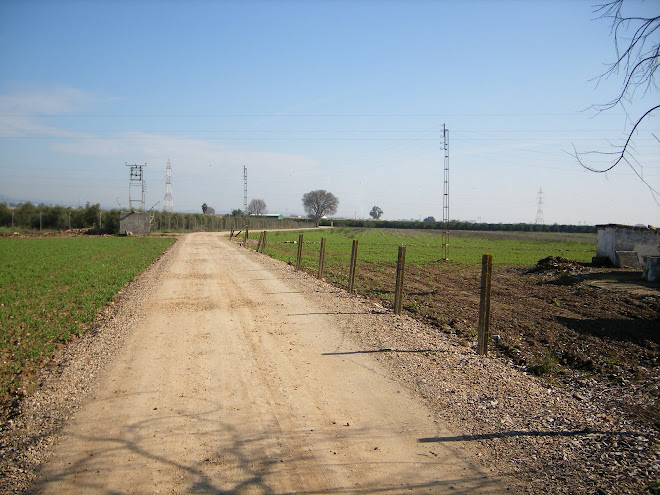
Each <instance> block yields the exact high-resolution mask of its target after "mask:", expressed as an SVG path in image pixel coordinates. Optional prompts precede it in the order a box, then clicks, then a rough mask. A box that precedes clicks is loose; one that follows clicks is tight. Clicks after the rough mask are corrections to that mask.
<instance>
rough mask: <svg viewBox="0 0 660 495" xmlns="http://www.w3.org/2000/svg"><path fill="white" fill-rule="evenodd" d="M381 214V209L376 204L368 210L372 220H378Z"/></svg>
mask: <svg viewBox="0 0 660 495" xmlns="http://www.w3.org/2000/svg"><path fill="white" fill-rule="evenodd" d="M382 214H383V210H381V209H380V208H379V207H378V206H374V207H373V208H372V209H371V211H370V212H369V215H371V216H372V218H373V219H374V220H379V219H380V217H381V215H382Z"/></svg>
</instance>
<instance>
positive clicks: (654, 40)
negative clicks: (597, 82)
mask: <svg viewBox="0 0 660 495" xmlns="http://www.w3.org/2000/svg"><path fill="white" fill-rule="evenodd" d="M624 5H625V6H628V5H631V6H632V7H631V8H633V9H634V8H636V7H639V6H640V5H641V3H639V2H630V1H625V0H612V1H610V2H606V3H604V4H600V5H598V6H597V8H596V13H599V14H600V17H601V18H602V19H608V20H609V21H610V22H611V27H612V28H611V32H612V35H613V37H614V48H615V52H616V59H615V60H614V62H612V63H610V64H609V65H608V67H607V70H606V71H605V72H604V73H603V74H601V76H600V78H599V79H606V78H609V77H611V76H618V75H619V74H621V75H622V82H621V85H620V89H619V91H618V92H617V93H616V94H615V96H614V98H612V99H611V100H610V101H608V102H606V103H602V104H599V105H594V106H593V108H594V109H595V110H596V111H597V112H599V113H600V112H604V111H607V110H611V109H612V108H615V107H617V106H620V107H622V108H623V110H624V112H625V114H626V119H631V120H630V122H631V123H632V127H630V130H629V131H628V133H627V136H626V139H625V141H624V142H623V144H622V145H621V146H618V147H615V149H614V150H610V151H587V152H578V151H577V149H575V147H574V148H573V151H574V153H573V156H575V158H576V159H577V161H578V162H579V163H580V165H582V166H583V167H584V168H585V169H587V170H590V171H591V172H597V173H605V172H609V171H610V170H612V169H613V168H614V167H616V166H617V165H619V164H621V163H625V164H627V165H628V166H629V167H630V168H631V170H632V171H633V172H634V173H635V175H637V177H638V178H639V179H640V180H641V181H642V182H643V183H644V184H645V185H646V186H647V187H648V188H649V190H650V191H651V194H652V195H653V199H654V200H655V202H656V203H658V198H659V197H660V191H658V190H657V189H655V188H654V187H653V186H651V184H650V183H649V182H647V180H646V179H645V178H644V175H643V165H642V164H641V163H639V161H638V160H637V158H636V152H635V146H634V144H633V141H634V137H635V136H636V135H637V133H638V132H639V130H640V126H641V125H642V123H643V122H644V121H646V122H648V121H650V120H651V118H652V114H654V113H657V112H658V110H660V104H657V99H655V100H653V99H651V101H652V102H653V103H655V105H654V104H653V103H651V105H653V106H651V107H650V108H648V109H647V110H646V111H645V112H644V113H643V114H642V115H638V116H637V117H636V118H634V119H632V118H631V116H630V115H629V113H628V111H627V109H626V104H627V103H630V102H632V101H633V99H634V98H636V97H639V96H640V94H641V96H642V97H643V96H645V95H648V94H652V93H654V92H656V91H657V89H658V85H657V82H656V79H655V71H656V69H657V68H658V66H660V36H658V31H659V30H660V15H654V16H652V17H646V16H643V15H638V14H636V13H635V12H632V11H630V10H627V11H626V12H625V13H624V12H623V10H624ZM654 5H655V7H656V8H658V7H660V4H659V3H657V2H656V3H655V4H654ZM658 10H659V11H660V9H658ZM658 13H660V12H658ZM653 136H654V137H655V138H656V139H658V138H657V137H656V136H655V135H653ZM594 155H597V156H599V157H601V158H602V157H608V161H607V162H606V164H605V165H602V166H598V165H595V164H594V165H592V164H590V161H589V158H590V157H592V156H594Z"/></svg>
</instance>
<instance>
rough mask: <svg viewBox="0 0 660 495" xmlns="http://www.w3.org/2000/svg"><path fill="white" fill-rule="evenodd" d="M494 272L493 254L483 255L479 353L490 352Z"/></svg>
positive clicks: (478, 328)
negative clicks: (491, 295)
mask: <svg viewBox="0 0 660 495" xmlns="http://www.w3.org/2000/svg"><path fill="white" fill-rule="evenodd" d="M492 274H493V256H492V255H490V254H484V255H483V256H482V257H481V297H480V299H479V326H478V327H477V354H480V355H482V356H486V355H487V354H488V340H489V339H490V286H491V278H492Z"/></svg>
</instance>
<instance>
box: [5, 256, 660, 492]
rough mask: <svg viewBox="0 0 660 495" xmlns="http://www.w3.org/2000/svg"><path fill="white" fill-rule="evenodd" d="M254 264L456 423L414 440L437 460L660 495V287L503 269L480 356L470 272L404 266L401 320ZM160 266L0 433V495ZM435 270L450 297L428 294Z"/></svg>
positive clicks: (584, 270)
mask: <svg viewBox="0 0 660 495" xmlns="http://www.w3.org/2000/svg"><path fill="white" fill-rule="evenodd" d="M237 249H239V248H238V247H237ZM251 255H252V256H254V258H255V259H257V260H259V262H260V263H263V264H264V265H267V266H268V267H269V268H270V269H272V270H275V271H277V272H279V273H281V274H282V277H283V278H288V279H290V281H291V283H292V284H295V285H296V286H297V288H298V289H299V290H303V291H304V292H305V293H306V295H307V297H310V298H312V299H313V300H314V302H315V303H316V304H317V305H319V306H321V307H324V308H325V310H326V311H327V313H328V314H329V315H332V314H335V315H337V317H341V322H342V325H343V328H344V331H345V334H346V338H347V339H351V340H352V341H353V342H355V348H356V352H369V353H374V354H375V355H377V357H378V359H379V360H380V361H381V362H382V363H383V364H384V366H385V367H386V369H387V370H388V373H389V374H390V375H391V376H392V378H393V379H395V380H398V381H401V382H403V383H405V384H407V386H408V387H410V388H411V389H413V390H415V391H416V392H417V393H418V394H419V395H420V396H421V397H423V398H424V400H425V401H426V402H427V404H428V405H429V406H430V408H431V409H432V411H433V413H434V414H435V416H436V418H437V420H438V421H441V422H443V423H445V424H448V425H449V426H451V427H452V428H451V430H452V431H454V432H455V434H454V435H452V436H449V437H444V438H425V439H421V440H420V441H421V442H422V443H425V444H426V445H427V446H428V456H434V455H435V453H434V445H438V444H440V443H447V442H449V443H451V442H458V441H469V442H474V445H475V446H477V447H478V449H479V451H480V458H481V459H482V461H483V463H484V465H487V466H490V467H491V468H494V469H495V470H496V471H499V472H500V473H504V474H509V475H512V476H513V477H514V479H515V480H517V481H516V484H515V485H512V486H511V487H510V491H511V492H512V493H530V494H547V493H563V494H592V493H593V494H600V495H602V494H639V493H660V492H659V490H660V484H659V483H660V482H659V480H660V451H659V448H658V447H659V445H660V444H659V441H658V428H659V422H658V405H657V404H658V402H657V398H658V383H659V380H658V372H659V367H658V358H659V351H658V346H659V344H660V343H659V342H658V339H659V336H658V334H659V333H660V332H659V331H658V330H657V329H658V328H659V326H658V313H659V300H660V294H659V293H658V290H657V288H653V287H642V289H643V290H640V291H639V292H635V291H634V290H633V291H631V290H626V288H625V287H624V288H621V286H620V282H621V281H620V280H617V277H615V275H614V274H612V273H613V272H612V270H609V271H608V270H607V269H592V268H589V267H581V266H579V265H575V264H573V266H572V267H571V266H569V267H567V266H566V263H564V264H563V265H562V263H561V262H560V263H559V265H558V266H556V267H555V266H552V265H550V267H549V268H548V267H544V266H539V267H537V268H535V269H533V270H525V271H522V270H505V271H502V272H498V271H497V270H495V273H494V279H493V295H492V300H493V309H492V313H491V314H492V318H493V320H492V326H491V328H492V331H493V334H494V335H497V336H498V337H496V338H495V342H493V345H492V346H491V352H490V354H489V356H488V357H481V356H477V355H476V353H475V349H474V347H475V333H474V329H475V328H476V313H475V308H476V307H478V286H479V280H478V273H477V274H476V275H477V276H476V277H475V272H474V271H470V270H461V269H460V268H459V267H455V266H454V267H452V268H451V269H447V267H446V266H444V267H442V266H438V267H437V272H434V271H433V270H425V271H424V272H421V271H420V272H416V271H415V270H410V271H409V272H408V273H407V274H406V280H407V282H408V284H407V295H406V302H405V303H404V308H405V309H406V311H405V314H404V315H402V316H395V315H393V314H392V312H391V310H390V309H388V305H389V302H388V299H387V298H384V299H383V300H377V299H373V298H366V297H361V296H355V295H349V294H347V293H346V292H345V291H344V290H342V289H341V288H338V287H334V286H330V285H329V284H327V283H325V282H322V281H318V280H316V279H315V278H313V277H312V276H310V275H307V274H304V273H301V272H295V271H294V270H293V268H292V267H291V266H288V265H286V264H283V263H280V262H277V261H274V260H271V259H269V258H267V257H264V256H263V255H258V254H256V253H252V254H251ZM167 262H168V255H167V254H166V255H165V256H163V258H162V259H161V260H160V261H159V262H158V263H156V264H155V265H154V266H152V267H151V268H150V269H149V270H148V271H147V272H146V273H144V274H143V275H142V276H140V277H139V279H138V280H137V281H136V282H135V283H134V284H132V285H131V286H129V287H127V288H126V289H125V290H124V291H123V293H122V294H121V295H120V298H119V299H118V301H117V303H116V304H115V305H114V306H111V307H109V308H107V310H106V311H105V312H104V313H103V314H102V315H100V317H99V320H98V323H97V324H96V325H95V327H94V328H93V329H91V331H90V333H89V334H88V335H87V336H85V337H84V338H82V339H80V340H78V341H76V342H74V343H72V344H71V345H70V346H68V347H67V348H66V349H65V350H64V351H63V352H62V354H61V355H60V356H59V357H58V358H57V359H55V360H53V361H52V363H51V366H50V367H49V368H47V369H45V370H44V371H43V373H42V374H41V376H40V377H39V378H38V383H37V385H38V388H37V389H36V390H35V392H33V393H31V394H28V395H27V396H26V397H25V398H23V400H22V401H21V404H20V406H19V409H18V410H17V414H16V415H15V416H14V417H13V418H12V419H9V420H7V421H5V422H4V423H3V424H2V425H1V427H0V458H2V461H1V464H0V475H1V478H0V491H2V492H3V493H24V492H25V491H26V490H27V489H28V487H29V485H30V482H31V481H32V480H33V477H34V473H35V470H36V468H37V467H38V465H39V464H40V463H41V462H42V461H43V460H44V459H46V458H47V457H48V453H49V448H50V445H51V444H52V443H53V442H54V441H55V439H56V438H57V433H58V431H59V429H60V428H61V426H62V425H63V424H64V423H65V422H66V420H67V418H68V417H69V416H70V415H71V413H72V412H73V411H75V409H76V407H77V406H78V404H79V403H80V400H81V399H82V397H83V396H84V395H85V394H87V393H88V392H89V390H90V389H92V387H93V384H94V377H95V376H96V374H98V372H99V370H100V369H102V368H103V366H104V363H105V362H107V361H108V360H109V359H112V356H113V355H114V353H115V352H116V349H118V348H119V347H120V346H121V345H122V340H123V338H124V336H125V334H126V332H127V331H129V330H130V328H131V325H133V324H134V322H135V321H136V319H138V318H140V305H141V304H143V301H144V295H145V294H146V293H147V291H149V290H150V289H149V287H150V285H151V284H152V282H153V281H154V280H156V279H157V277H158V274H159V270H161V269H162V267H163V266H164V264H166V263H167ZM368 276H371V277H375V276H373V275H367V276H365V275H364V274H362V275H361V277H362V278H359V279H358V283H365V282H366V281H367V280H366V279H367V277H368ZM433 277H437V280H439V281H442V285H441V286H442V288H443V289H442V291H441V290H440V289H434V290H431V291H429V290H428V285H427V284H426V282H428V279H429V278H431V279H433ZM619 278H620V277H619ZM624 278H625V277H624ZM422 282H425V284H424V285H423V286H422ZM608 283H609V284H610V285H608ZM416 284H419V287H417V288H415V287H416ZM599 284H600V285H599ZM422 287H424V288H422ZM475 288H476V289H477V290H476V291H475ZM385 290H389V289H387V288H385V289H381V293H382V292H383V291H385ZM448 294H449V295H448ZM475 302H476V303H475ZM433 307H436V308H437V309H436V310H435V311H432V308H433ZM654 490H655V491H654Z"/></svg>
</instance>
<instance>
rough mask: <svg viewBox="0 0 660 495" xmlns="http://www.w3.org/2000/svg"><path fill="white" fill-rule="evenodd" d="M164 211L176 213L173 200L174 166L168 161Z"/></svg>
mask: <svg viewBox="0 0 660 495" xmlns="http://www.w3.org/2000/svg"><path fill="white" fill-rule="evenodd" d="M163 211H165V212H168V213H172V212H173V211H174V200H173V199H172V164H171V163H170V159H169V158H168V159H167V167H165V199H164V200H163Z"/></svg>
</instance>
